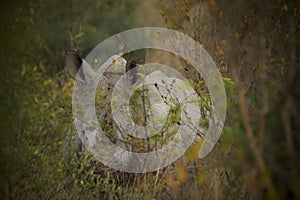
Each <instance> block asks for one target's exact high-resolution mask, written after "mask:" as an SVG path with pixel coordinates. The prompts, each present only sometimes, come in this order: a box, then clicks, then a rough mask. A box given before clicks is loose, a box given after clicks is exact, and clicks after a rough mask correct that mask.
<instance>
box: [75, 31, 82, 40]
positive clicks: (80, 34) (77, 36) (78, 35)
mask: <svg viewBox="0 0 300 200" xmlns="http://www.w3.org/2000/svg"><path fill="white" fill-rule="evenodd" d="M83 35H84V32H80V33H77V34H76V35H75V36H74V38H75V39H78V38H81V37H82V36H83Z"/></svg>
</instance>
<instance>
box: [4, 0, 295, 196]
mask: <svg viewBox="0 0 300 200" xmlns="http://www.w3.org/2000/svg"><path fill="white" fill-rule="evenodd" d="M158 5H159V6H161V15H162V16H163V17H164V19H165V22H166V24H167V27H169V28H172V29H176V30H179V31H181V32H183V33H186V34H188V35H189V36H190V37H192V38H194V39H195V40H196V41H199V43H201V45H203V47H204V48H205V49H206V50H207V51H208V52H209V53H210V55H211V56H212V57H213V59H214V60H215V62H216V64H217V66H218V68H219V71H220V72H221V74H222V76H223V81H224V83H225V88H226V93H227V97H228V98H227V100H228V102H227V106H228V108H227V110H228V111H227V119H226V126H225V127H224V131H223V134H222V137H221V138H220V141H219V143H218V144H217V145H216V147H215V148H214V151H213V152H211V153H210V154H209V156H207V157H206V158H205V159H203V160H199V159H198V152H199V149H200V147H201V145H202V142H203V140H202V139H201V137H198V139H197V140H196V141H195V142H194V143H193V144H192V145H191V147H190V148H189V149H188V151H187V152H186V154H185V155H184V156H183V157H182V158H180V159H179V160H178V161H176V162H175V163H174V164H172V165H171V166H169V167H167V168H165V169H161V170H158V171H157V172H153V173H145V174H129V173H123V172H119V171H116V170H112V169H109V168H107V167H106V166H105V165H103V164H102V163H100V162H98V161H97V160H95V159H94V158H93V157H92V156H91V155H90V154H89V153H88V152H82V153H80V154H76V153H73V154H72V155H70V159H69V161H68V162H64V161H62V149H63V146H64V140H65V137H66V134H67V132H68V130H69V129H70V128H71V126H72V108H71V103H70V102H71V93H72V87H73V83H74V82H73V81H72V80H70V78H69V77H68V76H67V72H66V70H64V63H63V59H64V54H63V50H64V49H67V48H70V46H71V47H72V45H73V47H76V48H78V49H80V50H81V51H82V52H83V54H84V55H85V54H86V52H88V51H90V50H91V48H93V47H94V45H95V44H97V43H98V42H101V41H102V40H103V39H105V38H107V37H109V36H110V35H112V34H115V33H117V32H120V31H123V30H126V29H129V28H132V27H134V25H135V24H134V20H135V18H137V16H135V11H136V9H137V8H138V7H139V3H137V1H133V0H127V1H111V0H104V1H75V0H74V1H58V0H55V1H35V2H32V1H14V0H13V1H10V2H1V20H2V21H3V23H1V27H0V35H1V40H0V46H1V48H0V53H1V54H0V55H1V59H0V85H1V88H0V97H1V98H0V99H1V107H0V110H1V115H0V117H1V123H0V128H1V129H0V130H1V132H0V133H1V135H0V143H1V145H0V149H1V151H0V157H1V160H0V167H1V183H2V185H1V186H2V187H1V190H0V192H1V193H0V195H1V197H2V198H1V199H83V198H87V199H95V198H96V199H199V198H200V199H299V198H300V194H299V191H298V188H299V183H300V182H299V180H300V176H299V161H298V160H299V159H298V155H300V154H299V151H300V143H299V141H300V138H299V137H300V136H299V134H297V133H299V130H300V122H299V109H300V106H299V102H300V101H299V97H300V93H299V88H300V87H299V74H300V73H299V70H300V69H299V44H300V42H299V38H300V37H299V30H300V29H299V27H300V25H299V3H298V2H297V1H285V0H274V1H269V0H267V1H265V2H261V1H258V0H255V1H227V0H221V1H215V0H204V1H195V0H182V1H179V0H176V1H168V0H166V1H163V2H159V3H158ZM72 42H73V44H72ZM137 55H138V57H142V59H141V60H143V59H144V57H146V55H145V52H139V53H137ZM129 57H130V56H129ZM180 62H181V64H182V65H183V67H184V70H183V71H185V74H184V76H185V77H187V78H189V81H190V83H191V84H192V86H193V87H194V89H195V91H197V93H198V94H199V96H200V97H201V98H200V102H199V105H201V109H202V110H201V112H202V115H203V116H204V115H205V114H207V112H206V111H209V110H210V109H211V108H210V107H211V105H210V97H209V94H208V92H207V87H206V85H205V82H204V81H203V80H202V79H201V75H200V74H198V73H195V71H193V70H192V66H191V65H190V64H189V63H188V62H185V61H183V60H180ZM145 93H147V91H142V90H140V91H136V93H135V94H134V95H133V97H132V98H131V104H132V105H136V104H139V103H140V102H142V103H141V104H139V105H140V106H132V107H134V108H133V109H132V110H131V112H132V113H136V115H135V118H134V120H135V121H136V122H137V123H139V122H140V121H141V122H140V123H141V124H142V123H146V121H143V120H144V113H142V114H141V110H143V104H144V103H146V102H147V95H144V94H145ZM97 98H99V101H97V102H102V104H101V103H100V105H97V106H104V107H105V106H109V105H108V104H105V99H106V98H107V96H101V95H100V96H98V97H97ZM101 100H102V101H101ZM179 110H180V106H179V105H174V106H173V107H172V109H171V111H172V112H170V113H169V114H170V118H169V120H168V122H167V123H166V124H165V128H166V129H168V128H169V129H170V131H169V132H168V134H169V137H172V136H173V134H174V131H175V130H176V129H175V130H174V129H172V128H174V127H172V126H171V124H174V123H177V122H178V115H179V113H180V112H179ZM97 114H98V115H100V114H101V113H97ZM107 119H108V120H107V121H105V120H103V121H101V122H100V123H102V125H103V127H104V129H105V130H106V132H108V133H109V134H110V137H112V136H114V134H115V131H113V129H112V122H111V121H109V119H110V120H111V118H109V117H108V118H107ZM199 123H200V124H201V125H203V126H207V125H208V123H207V120H202V121H200V122H199ZM175 128H176V127H175ZM75 134H76V133H75ZM75 134H74V135H73V137H71V140H75ZM152 139H154V141H161V140H162V137H160V136H158V137H157V138H152ZM133 142H137V143H138V142H140V141H139V140H136V141H133ZM147 142H150V144H153V141H151V140H150V141H147ZM151 142H152V143H151ZM162 142H166V141H162ZM155 145H156V144H155ZM146 146H148V145H144V144H143V145H141V147H140V148H139V149H137V151H145V147H146ZM69 148H71V149H72V148H74V147H72V146H71V147H69ZM70 152H72V151H70Z"/></svg>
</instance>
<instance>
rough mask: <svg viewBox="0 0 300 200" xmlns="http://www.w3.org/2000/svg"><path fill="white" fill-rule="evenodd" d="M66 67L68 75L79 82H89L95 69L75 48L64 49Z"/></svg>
mask: <svg viewBox="0 0 300 200" xmlns="http://www.w3.org/2000/svg"><path fill="white" fill-rule="evenodd" d="M66 67H67V70H68V73H69V74H70V76H71V77H72V78H74V79H75V80H78V81H81V82H85V83H91V82H92V80H93V77H94V75H95V71H94V70H93V69H92V68H91V67H90V65H89V64H88V63H87V62H86V61H85V60H84V59H82V58H81V57H80V55H79V53H78V52H77V51H75V50H67V51H66Z"/></svg>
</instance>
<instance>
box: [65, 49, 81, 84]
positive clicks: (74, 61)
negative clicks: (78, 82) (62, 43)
mask: <svg viewBox="0 0 300 200" xmlns="http://www.w3.org/2000/svg"><path fill="white" fill-rule="evenodd" d="M65 53H66V67H67V70H68V73H69V75H70V76H71V77H73V78H74V79H75V77H76V74H77V72H78V70H79V69H80V67H81V65H82V58H81V57H80V56H79V54H78V52H77V51H75V50H66V52H65Z"/></svg>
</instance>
